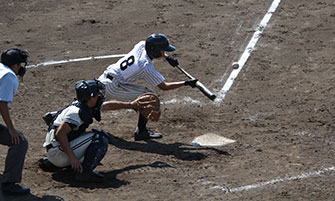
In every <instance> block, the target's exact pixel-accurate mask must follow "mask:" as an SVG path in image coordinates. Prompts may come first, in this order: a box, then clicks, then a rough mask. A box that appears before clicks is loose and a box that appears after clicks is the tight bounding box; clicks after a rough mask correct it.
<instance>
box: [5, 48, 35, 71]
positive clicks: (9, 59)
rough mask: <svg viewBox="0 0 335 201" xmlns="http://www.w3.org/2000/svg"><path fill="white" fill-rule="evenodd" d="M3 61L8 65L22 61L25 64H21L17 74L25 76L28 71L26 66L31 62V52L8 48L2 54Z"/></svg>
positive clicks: (19, 63)
mask: <svg viewBox="0 0 335 201" xmlns="http://www.w3.org/2000/svg"><path fill="white" fill-rule="evenodd" d="M1 63H3V64H4V65H6V66H8V67H12V66H13V65H15V64H18V65H21V63H24V66H20V68H19V71H18V73H17V75H19V76H21V77H23V76H24V74H25V73H26V66H27V65H28V63H29V54H28V52H26V51H24V50H20V49H17V48H12V49H8V50H5V51H4V52H3V53H2V54H1Z"/></svg>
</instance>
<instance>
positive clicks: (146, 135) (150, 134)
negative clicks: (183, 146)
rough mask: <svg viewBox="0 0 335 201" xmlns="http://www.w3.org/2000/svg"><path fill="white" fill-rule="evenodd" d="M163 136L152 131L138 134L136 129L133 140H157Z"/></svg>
mask: <svg viewBox="0 0 335 201" xmlns="http://www.w3.org/2000/svg"><path fill="white" fill-rule="evenodd" d="M162 137H163V135H162V134H161V133H155V132H154V131H151V130H148V129H146V130H144V131H141V132H139V130H138V129H136V131H135V133H134V138H135V141H140V140H147V139H152V138H154V139H158V138H162Z"/></svg>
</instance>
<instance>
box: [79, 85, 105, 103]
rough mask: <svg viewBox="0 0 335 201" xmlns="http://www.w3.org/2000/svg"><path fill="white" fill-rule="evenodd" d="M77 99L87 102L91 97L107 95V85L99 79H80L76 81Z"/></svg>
mask: <svg viewBox="0 0 335 201" xmlns="http://www.w3.org/2000/svg"><path fill="white" fill-rule="evenodd" d="M75 89H76V94H77V100H78V101H79V102H81V103H84V102H87V101H88V99H89V98H90V97H94V96H100V97H101V98H104V97H105V85H104V84H103V83H101V82H100V81H99V80H97V79H94V80H86V81H85V80H80V81H78V82H77V83H76V87H75Z"/></svg>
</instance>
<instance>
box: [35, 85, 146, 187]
mask: <svg viewBox="0 0 335 201" xmlns="http://www.w3.org/2000/svg"><path fill="white" fill-rule="evenodd" d="M75 90H76V95H77V101H75V102H73V103H71V104H70V105H68V106H67V107H65V108H62V109H60V110H58V111H55V112H49V113H46V114H45V115H44V116H43V119H44V121H45V122H46V123H47V125H48V126H49V129H48V133H47V135H46V138H45V142H44V144H43V147H45V148H46V155H45V157H43V158H42V159H40V160H39V166H40V167H41V168H42V169H43V170H48V169H47V168H48V167H51V166H50V163H51V165H52V167H57V168H64V167H68V166H71V167H72V169H73V170H74V171H75V172H76V175H75V180H77V181H81V182H102V181H103V180H104V176H103V175H101V174H98V173H95V172H94V171H93V170H94V169H95V167H96V166H97V165H98V164H99V163H100V161H101V160H102V159H103V157H104V156H105V154H106V152H107V148H108V135H107V134H106V132H104V131H97V130H92V131H90V132H85V130H86V129H87V128H88V127H89V125H90V124H92V123H93V118H94V119H96V120H97V121H100V120H101V115H100V111H101V110H104V111H106V110H118V109H134V110H136V111H138V110H139V109H140V108H144V107H147V105H146V103H143V104H142V103H140V102H139V101H133V102H121V101H107V102H104V99H105V86H104V85H103V84H102V83H101V82H100V81H98V80H86V81H84V80H81V81H79V82H77V83H76V85H75Z"/></svg>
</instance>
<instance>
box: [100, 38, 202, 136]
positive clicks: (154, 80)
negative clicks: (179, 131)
mask: <svg viewBox="0 0 335 201" xmlns="http://www.w3.org/2000/svg"><path fill="white" fill-rule="evenodd" d="M175 49H176V48H175V47H174V46H172V45H170V42H169V39H168V38H167V37H166V36H165V35H164V34H160V33H157V34H152V35H150V36H149V37H148V38H147V39H146V40H145V41H140V42H139V43H137V44H136V45H135V46H134V48H133V49H132V50H131V51H130V52H129V53H128V54H127V55H126V56H124V57H123V58H121V59H120V60H119V61H117V62H116V63H114V64H111V65H110V66H108V68H107V69H106V70H105V71H104V73H103V74H102V75H101V76H100V77H99V80H100V81H101V82H102V83H104V84H105V86H106V96H107V98H109V99H116V100H120V101H132V100H135V99H137V98H138V100H140V101H139V102H146V103H147V106H146V107H144V108H142V109H141V110H140V111H139V119H138V124H137V128H136V130H135V133H134V138H135V140H136V141H137V140H145V139H150V138H161V137H162V134H161V133H156V132H153V131H151V130H149V129H147V126H146V125H147V121H148V119H149V120H154V121H158V119H159V116H160V110H159V105H160V102H159V99H158V97H157V95H155V93H154V91H153V90H151V89H149V88H147V87H144V86H140V85H136V84H133V83H134V82H135V81H137V80H144V81H145V82H147V83H148V84H150V85H151V86H153V87H156V86H157V87H158V88H159V89H161V90H163V91H167V90H173V89H177V88H180V87H182V86H186V85H188V86H191V87H195V83H196V82H197V79H192V80H187V81H179V82H165V78H164V77H163V76H162V75H161V74H160V73H159V72H157V71H156V69H155V68H154V66H153V61H154V60H155V59H156V60H161V59H166V60H167V61H168V62H169V63H170V65H172V66H177V65H178V60H177V59H175V58H173V57H171V56H168V55H167V54H166V53H165V52H172V51H174V50H175Z"/></svg>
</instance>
